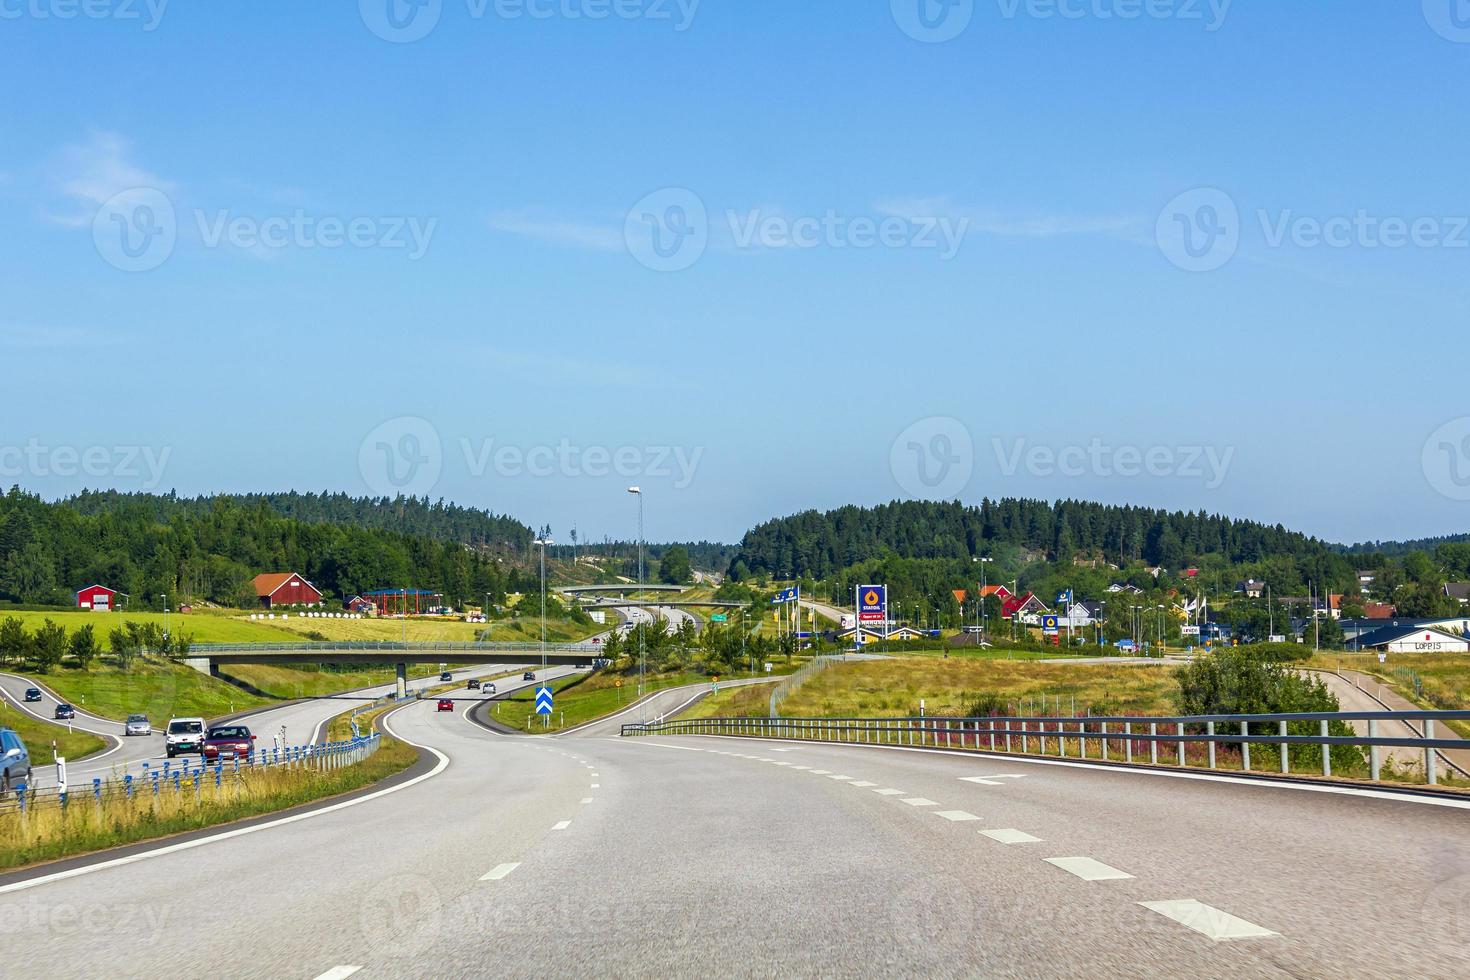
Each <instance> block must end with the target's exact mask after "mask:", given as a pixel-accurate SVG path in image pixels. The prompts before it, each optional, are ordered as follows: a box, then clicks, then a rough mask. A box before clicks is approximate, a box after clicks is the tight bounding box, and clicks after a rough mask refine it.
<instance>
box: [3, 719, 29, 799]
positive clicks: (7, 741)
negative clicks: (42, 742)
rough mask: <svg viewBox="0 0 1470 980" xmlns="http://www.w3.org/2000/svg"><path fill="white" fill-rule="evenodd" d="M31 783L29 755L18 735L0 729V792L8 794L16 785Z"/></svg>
mask: <svg viewBox="0 0 1470 980" xmlns="http://www.w3.org/2000/svg"><path fill="white" fill-rule="evenodd" d="M30 781H31V754H30V753H29V752H27V751H26V743H25V742H22V741H21V738H20V735H19V734H18V733H16V732H14V731H12V730H11V729H9V728H0V792H4V793H9V792H10V787H12V786H14V785H15V784H16V783H28V782H30Z"/></svg>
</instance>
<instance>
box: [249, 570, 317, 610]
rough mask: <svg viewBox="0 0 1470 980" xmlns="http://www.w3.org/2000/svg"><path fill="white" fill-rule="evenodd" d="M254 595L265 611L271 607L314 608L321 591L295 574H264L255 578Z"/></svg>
mask: <svg viewBox="0 0 1470 980" xmlns="http://www.w3.org/2000/svg"><path fill="white" fill-rule="evenodd" d="M255 594H256V596H258V597H259V599H260V604H261V606H263V607H264V608H266V609H270V608H271V607H272V606H316V605H320V604H321V601H322V594H321V591H320V590H318V589H317V587H316V586H314V585H312V584H311V583H310V582H308V581H307V580H306V579H305V578H304V577H302V576H300V575H297V574H296V573H295V572H266V573H265V574H262V575H257V576H255Z"/></svg>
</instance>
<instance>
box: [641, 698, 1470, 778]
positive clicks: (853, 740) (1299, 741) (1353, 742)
mask: <svg viewBox="0 0 1470 980" xmlns="http://www.w3.org/2000/svg"><path fill="white" fill-rule="evenodd" d="M1384 721H1390V722H1393V721H1397V722H1408V721H1417V722H1422V724H1423V729H1424V735H1423V736H1422V737H1416V738H1389V737H1382V736H1380V735H1379V733H1378V727H1379V723H1380V722H1384ZM1444 721H1470V711H1377V712H1373V711H1344V712H1326V713H1292V714H1269V715H1198V716H1187V717H1167V718H1159V717H1119V718H1100V717H1087V718H1065V717H1051V718H1043V717H1037V718H1008V717H995V718H933V717H928V718H925V717H919V718H912V717H911V718H756V717H752V718H691V719H677V718H676V719H672V720H669V721H663V722H648V723H635V724H628V725H623V726H622V729H621V732H620V734H622V735H623V736H625V737H632V736H642V735H727V736H737V737H741V738H777V739H784V740H798V741H803V740H804V741H817V742H844V743H850V744H874V745H905V746H916V747H919V746H928V747H936V748H948V749H969V750H973V751H982V752H994V753H1018V754H1021V755H1041V756H1056V757H1057V758H1078V759H1096V760H1099V761H1104V762H1121V763H1125V764H1133V763H1134V759H1135V756H1136V755H1137V756H1142V757H1143V761H1146V762H1147V763H1148V764H1149V765H1154V766H1158V765H1160V764H1161V763H1160V759H1159V756H1160V746H1162V747H1163V748H1164V749H1166V750H1167V749H1169V748H1170V747H1174V749H1175V751H1174V752H1173V753H1169V754H1173V755H1175V757H1176V759H1175V760H1167V759H1166V760H1165V761H1164V762H1163V763H1162V765H1168V766H1178V767H1181V768H1192V769H1198V768H1207V769H1216V768H1219V766H1218V765H1217V759H1216V754H1217V753H1216V748H1217V746H1221V745H1228V746H1231V747H1238V748H1239V751H1240V761H1241V766H1240V768H1241V771H1244V772H1251V771H1252V769H1251V751H1250V750H1251V746H1252V745H1263V746H1288V747H1289V746H1293V745H1309V746H1319V747H1320V750H1321V751H1320V756H1321V771H1322V775H1324V776H1331V775H1332V752H1331V750H1332V747H1333V746H1338V745H1346V746H1353V747H1355V748H1359V749H1367V755H1368V766H1369V771H1370V773H1371V775H1372V779H1373V780H1374V781H1375V782H1376V781H1379V780H1380V779H1381V776H1382V767H1383V751H1382V750H1383V749H1385V748H1409V749H1413V750H1415V754H1418V753H1420V752H1422V753H1423V759H1424V772H1425V777H1426V781H1427V783H1428V784H1429V785H1431V786H1432V785H1435V784H1436V783H1437V782H1438V770H1439V769H1440V765H1439V764H1436V757H1437V756H1438V757H1439V758H1440V759H1441V760H1442V763H1443V765H1445V766H1448V767H1450V768H1453V769H1456V770H1459V771H1460V772H1461V773H1462V774H1464V770H1463V769H1461V768H1460V767H1459V766H1457V765H1455V764H1454V763H1451V762H1450V761H1449V760H1448V759H1446V758H1444V757H1443V756H1441V755H1439V752H1438V750H1441V749H1467V748H1470V743H1467V742H1465V741H1463V740H1460V739H1443V738H1435V737H1434V726H1435V723H1436V722H1444ZM1333 722H1343V723H1350V722H1366V723H1367V726H1368V733H1367V735H1365V736H1359V735H1330V734H1328V730H1329V726H1330V725H1331V724H1332V723H1333ZM1263 728H1267V729H1269V730H1270V732H1271V733H1270V734H1267V733H1265V732H1263V731H1262V729H1263ZM1293 728H1295V729H1296V731H1297V732H1298V733H1299V732H1300V731H1301V730H1302V729H1304V728H1310V729H1314V730H1315V731H1316V732H1317V734H1313V735H1307V734H1293V732H1292V729H1293ZM1089 744H1092V745H1093V746H1095V750H1094V754H1093V755H1089V754H1088V752H1089ZM1190 745H1204V746H1205V747H1206V748H1205V752H1204V756H1205V760H1206V761H1205V764H1204V765H1203V766H1201V765H1199V764H1191V763H1190V762H1189V761H1187V753H1186V751H1185V749H1186V747H1187V746H1190ZM1033 746H1034V748H1035V751H1034V752H1033V751H1032V748H1033ZM1048 746H1050V750H1048ZM1018 750H1019V752H1018ZM1272 755H1273V756H1277V755H1279V757H1280V771H1281V772H1282V773H1284V774H1290V773H1291V753H1290V752H1289V751H1285V750H1283V751H1279V752H1273V753H1272Z"/></svg>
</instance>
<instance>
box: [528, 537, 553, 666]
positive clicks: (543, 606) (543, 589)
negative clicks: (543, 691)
mask: <svg viewBox="0 0 1470 980" xmlns="http://www.w3.org/2000/svg"><path fill="white" fill-rule="evenodd" d="M532 543H533V544H538V545H540V546H541V669H542V671H545V670H546V546H547V545H549V544H552V543H553V542H552V540H551V537H550V536H549V535H548V536H547V537H544V538H537V539H536V540H535V541H534V542H532Z"/></svg>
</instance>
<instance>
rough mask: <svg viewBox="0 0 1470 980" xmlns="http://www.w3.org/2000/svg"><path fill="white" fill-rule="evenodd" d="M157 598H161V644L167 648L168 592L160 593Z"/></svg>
mask: <svg viewBox="0 0 1470 980" xmlns="http://www.w3.org/2000/svg"><path fill="white" fill-rule="evenodd" d="M158 598H160V599H162V600H163V645H164V648H165V649H167V648H168V593H167V592H164V593H161V594H160V595H159V597H158Z"/></svg>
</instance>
